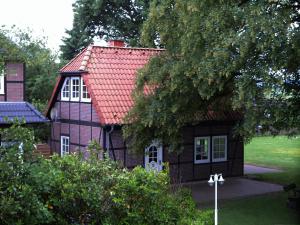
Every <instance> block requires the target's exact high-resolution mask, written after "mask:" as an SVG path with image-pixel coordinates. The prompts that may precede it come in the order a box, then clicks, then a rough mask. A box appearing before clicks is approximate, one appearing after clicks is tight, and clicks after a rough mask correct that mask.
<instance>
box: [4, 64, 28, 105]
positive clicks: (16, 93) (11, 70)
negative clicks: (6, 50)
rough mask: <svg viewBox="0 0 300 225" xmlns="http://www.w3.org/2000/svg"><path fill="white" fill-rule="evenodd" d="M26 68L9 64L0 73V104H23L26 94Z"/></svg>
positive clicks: (22, 65) (21, 65)
mask: <svg viewBox="0 0 300 225" xmlns="http://www.w3.org/2000/svg"><path fill="white" fill-rule="evenodd" d="M24 71H25V66H24V64H23V63H13V62H8V63H5V65H4V70H3V71H1V73H0V102H23V101H24V92H25V82H24V81H25V72H24Z"/></svg>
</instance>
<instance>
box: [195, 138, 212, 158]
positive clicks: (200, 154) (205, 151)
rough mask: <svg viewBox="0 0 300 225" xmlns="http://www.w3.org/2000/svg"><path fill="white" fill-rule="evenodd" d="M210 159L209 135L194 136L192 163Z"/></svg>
mask: <svg viewBox="0 0 300 225" xmlns="http://www.w3.org/2000/svg"><path fill="white" fill-rule="evenodd" d="M209 161H210V137H195V143H194V163H208V162H209Z"/></svg>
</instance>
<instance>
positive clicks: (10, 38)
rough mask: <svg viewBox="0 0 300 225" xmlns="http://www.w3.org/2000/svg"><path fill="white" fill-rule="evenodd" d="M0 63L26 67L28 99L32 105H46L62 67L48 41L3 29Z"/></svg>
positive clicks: (17, 30)
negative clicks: (22, 64) (13, 63)
mask: <svg viewBox="0 0 300 225" xmlns="http://www.w3.org/2000/svg"><path fill="white" fill-rule="evenodd" d="M0 51H1V54H0V62H1V63H2V64H3V63H4V62H23V63H25V65H26V67H25V73H26V81H25V91H26V92H25V95H26V99H27V100H28V101H30V102H32V101H34V102H35V101H38V102H40V103H43V104H45V103H46V102H47V101H48V99H49V98H50V96H51V93H52V90H53V87H54V84H55V81H56V75H57V72H58V69H59V65H58V63H57V62H56V60H57V55H56V54H54V53H53V52H52V51H51V50H50V49H49V48H47V43H46V38H45V37H39V38H34V37H33V36H32V35H31V34H30V30H20V29H18V28H16V27H11V28H6V27H2V29H0Z"/></svg>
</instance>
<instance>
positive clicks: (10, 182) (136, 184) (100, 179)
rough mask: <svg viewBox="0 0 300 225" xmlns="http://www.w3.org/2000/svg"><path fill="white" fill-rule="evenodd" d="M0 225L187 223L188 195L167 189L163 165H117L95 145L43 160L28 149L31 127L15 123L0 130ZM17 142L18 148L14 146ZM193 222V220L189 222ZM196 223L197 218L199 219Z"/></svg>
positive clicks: (191, 215)
mask: <svg viewBox="0 0 300 225" xmlns="http://www.w3.org/2000/svg"><path fill="white" fill-rule="evenodd" d="M1 135H2V137H5V138H6V139H7V140H18V141H12V142H11V143H12V144H11V145H10V146H6V147H3V146H2V147H0V170H1V173H0V179H1V180H0V193H1V196H0V224H4V225H5V224H106V225H115V224H124V225H125V224H137V225H139V224H182V225H184V224H193V223H194V222H196V221H199V216H198V213H197V210H196V207H195V203H194V202H193V200H192V198H191V194H190V193H189V192H188V191H186V190H178V191H176V192H171V191H170V182H169V175H168V172H167V170H166V171H162V172H159V173H157V172H156V173H155V172H146V171H145V170H144V169H143V168H141V167H136V168H135V169H133V170H132V171H129V170H127V169H123V168H119V167H118V165H117V163H115V162H113V161H111V160H109V159H108V157H105V159H104V160H98V155H99V153H100V151H101V149H100V148H99V146H97V144H95V143H92V144H91V145H90V147H89V151H90V152H89V155H90V156H89V158H86V159H84V157H83V156H82V155H81V154H74V155H68V156H64V157H59V156H57V155H55V156H53V157H52V158H51V159H49V160H47V159H44V158H42V157H37V156H34V155H33V154H32V149H33V142H34V139H33V138H32V132H31V131H29V130H27V129H26V128H22V127H20V126H18V125H13V127H11V128H9V129H7V130H6V131H1ZM20 143H23V150H22V151H20V147H19V146H20ZM194 224H198V223H194ZM199 224H200V223H199Z"/></svg>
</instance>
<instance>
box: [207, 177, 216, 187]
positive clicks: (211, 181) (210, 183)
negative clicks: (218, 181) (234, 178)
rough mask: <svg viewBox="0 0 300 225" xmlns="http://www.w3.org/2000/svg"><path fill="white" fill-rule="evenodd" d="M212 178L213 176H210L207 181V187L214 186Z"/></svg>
mask: <svg viewBox="0 0 300 225" xmlns="http://www.w3.org/2000/svg"><path fill="white" fill-rule="evenodd" d="M212 177H213V176H212V175H211V176H210V179H209V181H208V184H209V186H211V187H212V186H213V185H214V183H215V182H214V180H213V178H212Z"/></svg>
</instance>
